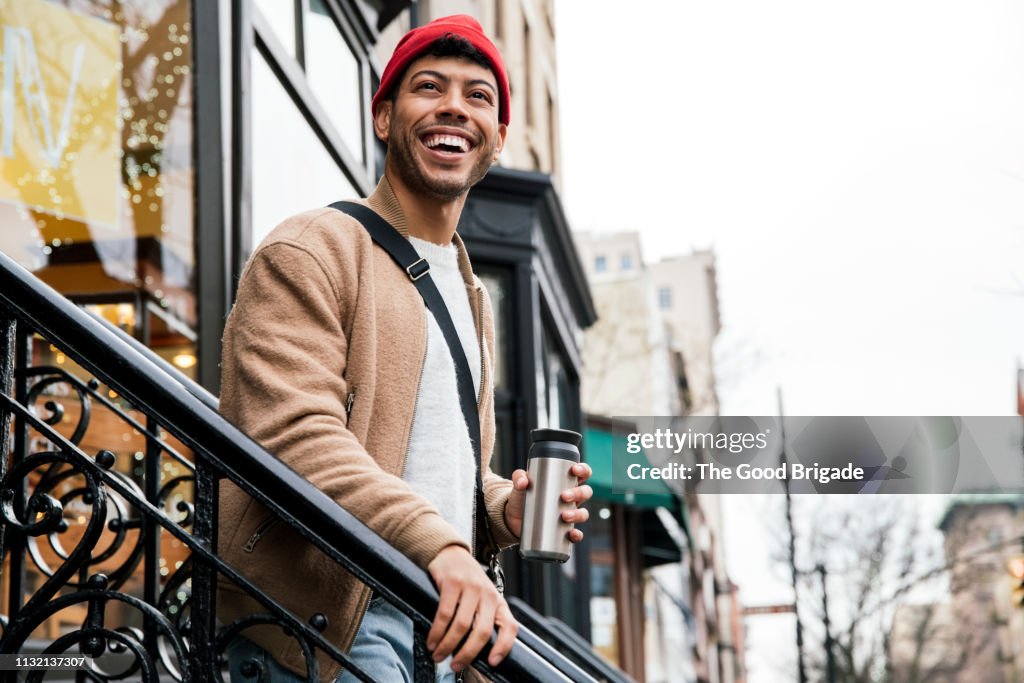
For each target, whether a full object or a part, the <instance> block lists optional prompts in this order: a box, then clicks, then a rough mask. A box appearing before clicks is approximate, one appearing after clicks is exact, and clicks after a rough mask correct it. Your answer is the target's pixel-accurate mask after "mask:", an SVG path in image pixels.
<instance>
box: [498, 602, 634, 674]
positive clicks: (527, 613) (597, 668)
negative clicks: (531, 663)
mask: <svg viewBox="0 0 1024 683" xmlns="http://www.w3.org/2000/svg"><path fill="white" fill-rule="evenodd" d="M508 604H509V607H511V608H512V613H513V614H514V615H515V617H516V619H517V620H518V621H519V622H520V623H521V624H522V625H524V626H527V627H529V628H530V629H531V630H532V631H534V632H536V633H539V634H540V635H541V636H542V637H544V638H545V639H547V640H549V641H554V642H556V643H558V644H559V647H561V648H563V650H562V651H563V653H564V654H565V655H566V657H568V658H569V659H570V660H572V661H574V662H575V663H576V664H578V665H579V666H580V668H582V669H583V670H584V671H586V672H587V674H588V675H590V676H593V677H594V678H595V679H597V680H598V681H606V682H607V683H635V681H634V680H633V678H632V677H631V676H629V674H627V673H625V672H624V671H622V670H620V669H618V668H616V667H614V666H612V665H611V664H609V663H608V662H606V661H604V660H603V659H601V658H600V657H599V656H598V655H597V654H596V653H595V652H594V651H593V650H592V649H591V648H590V645H589V643H587V642H586V641H585V640H583V637H582V636H580V635H579V634H578V633H576V632H575V631H573V630H572V629H571V628H569V627H568V626H567V625H565V624H564V623H563V622H562V621H559V620H558V619H552V618H550V617H545V616H544V615H542V614H541V613H540V612H537V611H536V610H535V609H533V608H532V607H530V605H529V604H528V603H526V602H525V601H524V600H521V599H519V598H516V597H512V598H509V600H508ZM534 637H536V636H534ZM535 649H536V648H535Z"/></svg>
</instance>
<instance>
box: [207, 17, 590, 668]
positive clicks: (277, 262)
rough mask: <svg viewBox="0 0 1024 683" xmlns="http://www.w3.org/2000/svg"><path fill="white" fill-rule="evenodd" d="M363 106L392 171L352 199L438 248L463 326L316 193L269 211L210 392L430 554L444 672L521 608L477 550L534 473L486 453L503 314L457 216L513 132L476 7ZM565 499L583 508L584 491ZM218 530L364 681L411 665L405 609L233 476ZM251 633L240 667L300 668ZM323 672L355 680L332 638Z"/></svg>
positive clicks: (415, 37) (328, 485)
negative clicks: (505, 474) (468, 400)
mask: <svg viewBox="0 0 1024 683" xmlns="http://www.w3.org/2000/svg"><path fill="white" fill-rule="evenodd" d="M372 113H373V121H374V130H375V132H376V134H377V136H378V137H379V138H380V139H381V140H382V141H383V142H385V143H386V144H387V157H386V160H385V173H384V177H383V178H382V179H381V181H380V184H379V185H378V186H377V189H376V190H375V191H374V193H373V194H372V195H371V196H370V197H369V198H367V199H366V200H361V201H360V202H359V203H361V204H362V205H363V206H365V207H368V208H369V209H372V211H373V212H375V213H376V214H377V215H378V216H380V217H381V218H383V219H384V221H386V223H387V224H388V225H387V226H385V227H386V229H388V230H393V231H395V232H397V234H399V235H401V237H403V238H405V239H407V240H408V242H409V244H410V245H411V246H412V247H413V249H414V250H415V253H416V254H418V256H419V257H420V259H421V260H422V261H423V263H425V264H427V265H429V274H430V277H431V279H432V280H433V282H434V284H436V287H437V290H438V291H439V292H440V296H441V298H442V299H443V302H444V305H445V307H446V308H447V310H448V312H449V314H450V317H451V321H452V323H453V325H452V327H453V328H454V330H455V333H456V336H457V341H453V342H452V344H453V346H452V347H449V345H448V342H447V341H446V339H445V336H444V333H443V332H442V329H441V327H440V326H439V324H438V320H437V318H435V315H434V314H432V313H431V311H430V310H428V309H427V308H426V307H425V305H424V300H423V298H421V295H420V293H419V291H418V290H417V286H416V285H415V284H414V282H413V279H414V274H416V273H419V272H420V271H419V270H416V271H413V270H410V271H409V272H407V271H406V270H404V269H403V268H401V267H399V266H398V265H397V263H396V262H395V261H394V260H392V258H391V256H390V255H389V254H388V252H387V251H385V250H384V249H383V248H381V247H380V246H378V245H377V244H376V243H375V242H374V241H373V240H372V239H371V237H370V234H369V233H368V231H367V229H366V227H365V226H364V225H363V224H361V223H360V222H359V221H357V220H356V219H355V218H353V217H351V216H350V215H348V214H346V213H342V212H340V211H336V210H334V209H317V210H313V211H308V212H306V213H303V214H300V215H298V216H295V217H293V218H290V219H288V220H287V221H285V222H284V223H283V224H281V225H280V226H278V227H277V228H276V229H275V230H274V231H273V232H272V233H271V234H270V235H269V236H268V237H267V239H266V240H265V241H264V242H263V244H261V245H260V247H259V248H258V249H257V250H256V252H255V253H254V254H253V256H252V259H251V260H250V262H249V264H248V266H247V267H246V271H245V273H244V275H243V277H242V281H241V283H240V285H239V292H238V301H237V303H236V305H235V307H234V309H233V310H232V313H231V316H230V318H229V320H228V324H227V327H226V331H225V336H224V352H223V359H222V395H221V410H222V411H223V413H224V414H225V415H226V416H227V417H228V418H229V419H231V420H232V421H233V422H235V424H237V425H238V426H239V427H241V428H242V429H243V430H245V431H247V433H249V434H250V435H251V436H252V437H253V438H254V439H256V440H257V441H258V442H260V443H261V444H262V445H263V446H264V447H266V448H267V449H268V450H269V451H270V452H272V453H274V454H275V455H276V456H277V457H279V458H280V459H281V460H283V461H284V462H285V463H287V464H288V465H289V466H291V467H292V468H293V469H295V470H296V471H298V472H299V473H301V474H302V475H303V476H305V477H306V478H308V479H309V480H310V481H311V482H313V483H314V484H315V485H316V486H317V487H319V488H320V489H321V490H323V491H324V492H325V493H327V494H328V495H329V496H331V497H332V498H333V499H334V500H336V501H337V502H338V503H339V504H340V505H342V506H343V507H345V508H346V509H347V510H349V511H350V512H351V513H352V514H354V515H355V516H356V517H358V518H359V519H360V520H361V521H362V522H364V523H365V524H366V525H367V526H369V527H370V528H371V529H373V530H374V531H375V532H376V533H378V534H379V535H380V536H381V537H383V538H384V539H385V540H386V541H387V542H388V543H390V544H392V545H393V546H395V547H396V548H398V549H399V550H400V551H402V552H403V553H405V554H406V555H407V556H408V557H410V558H411V559H412V560H413V561H414V562H416V563H417V564H419V565H420V566H421V567H423V568H424V569H426V570H427V571H428V572H429V574H430V576H431V577H432V578H433V580H434V582H435V583H436V584H437V586H438V589H439V592H440V602H439V606H438V611H437V614H436V615H435V618H434V621H433V624H432V627H431V629H430V631H429V633H428V634H427V647H428V649H430V651H431V653H432V654H433V658H434V661H435V662H438V663H440V665H439V666H438V667H437V679H438V680H439V681H440V680H455V678H456V674H457V673H459V672H463V671H465V670H466V669H467V667H468V666H469V664H470V663H471V662H472V660H473V659H474V658H475V657H476V655H477V654H478V653H479V652H480V650H481V648H482V647H483V646H484V645H485V644H486V643H487V641H488V639H489V638H490V636H491V634H492V633H493V632H494V630H495V629H497V638H496V640H495V644H494V646H493V647H492V649H491V652H490V655H489V657H488V662H489V663H490V664H492V665H496V664H498V663H499V662H500V661H501V660H502V659H503V658H504V657H506V656H507V655H508V652H509V650H510V649H511V647H512V643H513V642H514V640H515V636H516V632H517V629H518V626H517V625H516V623H515V620H514V619H513V617H512V615H511V613H510V611H509V608H508V605H507V604H506V602H505V600H504V598H503V597H502V595H501V594H500V593H499V591H498V590H497V589H496V588H495V586H494V584H493V583H492V581H491V579H490V578H489V577H488V575H487V574H486V573H485V571H484V569H483V567H482V566H481V562H483V561H484V560H485V559H487V558H488V557H490V556H491V555H492V554H493V553H494V552H495V551H496V550H497V549H500V548H504V547H508V546H510V545H514V544H515V543H517V542H518V538H519V534H520V531H521V527H522V518H523V503H524V498H525V491H526V489H527V488H528V486H529V481H528V478H527V476H526V473H525V472H523V471H522V470H517V471H516V472H514V473H513V475H512V480H507V479H503V478H502V477H499V476H497V475H495V474H494V473H493V472H491V471H490V468H489V463H490V457H491V453H492V450H493V447H494V404H493V385H492V382H491V368H492V365H493V352H494V325H493V319H492V314H491V306H490V302H489V299H488V297H487V292H486V290H485V289H484V288H483V286H482V285H481V283H480V281H479V280H478V279H477V278H476V276H475V275H474V274H473V272H472V268H471V265H470V262H469V258H468V256H467V254H466V250H465V247H464V245H463V244H462V241H461V240H460V239H459V237H458V235H457V234H456V226H457V225H458V222H459V216H460V215H461V213H462V208H463V206H464V204H465V202H466V196H467V194H468V192H469V189H470V188H471V187H472V186H473V185H475V184H476V183H477V182H479V181H480V179H481V178H483V177H484V175H485V174H486V173H487V170H488V169H489V168H490V166H491V165H492V164H493V163H494V162H495V161H497V159H498V156H499V155H500V154H501V150H502V147H503V146H504V144H505V136H506V132H507V126H508V123H509V86H508V78H507V76H506V71H505V66H504V63H503V61H502V58H501V55H500V54H499V53H498V51H497V49H496V48H495V46H494V45H493V43H492V42H491V41H490V40H489V39H488V38H487V37H486V36H485V35H484V33H483V31H482V29H481V28H480V25H479V24H478V23H477V22H476V21H475V20H474V19H472V18H470V17H467V16H453V17H445V18H443V19H438V20H436V21H434V22H431V23H430V24H427V25H426V26H423V27H420V28H418V29H415V30H413V31H410V32H409V33H408V34H406V36H405V37H403V38H402V40H401V41H400V42H399V44H398V46H397V48H396V49H395V52H394V55H393V56H392V57H391V60H390V61H389V62H388V65H387V67H386V68H385V70H384V73H383V75H382V77H381V84H380V88H379V90H378V91H377V93H376V95H375V96H374V99H373V105H372ZM421 267H422V266H421ZM456 347H461V351H462V353H463V354H464V356H465V359H466V361H467V363H466V366H468V370H469V374H470V375H471V376H472V377H471V380H472V391H473V392H474V394H475V403H476V413H477V414H478V417H479V442H478V443H474V439H473V436H472V434H473V433H475V431H471V429H472V428H471V427H470V426H469V423H468V422H467V416H472V415H473V414H474V412H473V409H472V408H469V409H468V412H466V413H464V412H463V410H462V408H461V407H460V394H459V384H458V382H459V374H458V373H457V372H456V362H455V361H454V360H453V350H452V349H453V348H456ZM463 378H465V374H463ZM464 381H465V382H468V381H469V380H468V379H465V380H464ZM464 386H468V384H464ZM463 395H464V396H466V395H468V390H467V391H465V392H464V394H463ZM475 421H476V420H472V422H475ZM477 446H479V448H478V449H477ZM477 450H479V454H480V455H479V460H478V459H477V456H476V451H477ZM478 467H479V472H480V473H481V475H480V476H478V469H477V468H478ZM575 473H576V474H577V476H578V477H579V479H580V484H579V486H577V487H574V488H571V489H568V490H566V491H565V492H563V494H562V495H563V498H564V499H565V500H567V501H575V502H576V503H577V504H581V503H584V502H586V501H587V500H588V499H589V498H590V497H591V494H592V492H591V489H590V487H589V486H587V485H586V484H584V483H583V482H585V481H586V479H587V478H588V477H589V476H590V469H589V467H588V466H587V465H586V464H582V463H581V464H578V465H576V471H575ZM478 482H480V483H479V485H478ZM563 518H564V519H565V521H567V522H576V523H578V522H584V521H586V520H587V518H588V514H587V511H586V510H585V509H583V508H579V507H577V509H574V510H571V511H567V512H565V513H563ZM220 530H221V531H220V534H221V535H220V538H219V544H220V545H219V550H220V551H221V552H222V553H223V554H224V555H225V556H226V559H228V561H229V562H231V563H232V564H233V565H234V566H236V567H239V568H240V569H241V570H242V571H243V573H244V574H245V575H246V576H247V577H248V578H250V579H251V580H253V581H254V582H255V583H257V585H259V586H261V587H262V588H263V589H264V590H267V591H269V592H270V593H271V595H272V596H273V597H275V598H276V599H278V600H279V601H281V602H282V604H284V605H285V606H286V607H288V608H289V609H291V610H292V611H293V612H294V613H295V614H297V615H298V616H299V617H300V618H303V619H308V618H310V617H311V616H312V615H313V614H315V613H322V614H324V615H326V616H327V619H328V620H327V628H326V629H325V631H324V634H325V636H326V637H327V638H328V639H329V640H331V641H332V642H334V643H336V644H338V646H339V647H341V648H342V649H344V650H346V651H347V652H348V653H349V655H350V657H352V658H353V660H354V661H355V662H356V663H357V664H358V665H359V666H360V667H361V668H363V669H364V670H365V671H366V672H367V673H369V674H370V675H371V676H372V677H373V678H374V679H375V680H379V681H386V682H388V683H391V682H392V681H395V682H397V681H410V680H412V646H413V642H412V641H413V633H412V623H411V622H410V620H409V619H408V618H407V617H405V616H404V615H403V614H401V613H400V612H399V611H398V610H396V609H395V608H394V607H392V606H391V605H390V604H389V603H388V602H387V601H386V600H384V599H383V598H380V597H377V596H373V595H372V592H371V590H370V589H369V588H368V587H367V586H365V585H364V584H362V583H360V582H359V581H357V580H356V579H355V578H354V577H352V576H351V575H349V574H348V573H347V572H345V571H344V570H342V569H340V568H339V567H337V566H336V565H335V564H334V563H333V562H332V561H330V560H329V559H327V558H326V557H324V556H323V555H322V554H321V553H320V552H319V551H318V550H316V549H315V548H314V547H313V546H312V545H311V544H309V543H307V542H306V541H304V540H303V539H301V538H300V537H299V536H298V535H297V534H295V533H293V532H292V531H291V530H290V529H289V528H288V527H287V526H286V525H282V524H277V523H276V521H275V518H274V517H273V515H271V514H270V513H269V512H268V511H267V510H266V509H265V508H263V507H262V506H261V505H260V504H259V503H257V502H255V501H252V500H251V499H249V498H248V497H247V496H246V495H245V494H244V493H243V492H241V491H240V490H239V489H237V488H236V487H234V486H232V485H230V484H225V485H224V488H223V489H222V493H221V525H220ZM569 534H570V540H572V541H574V542H579V541H580V540H581V539H582V538H583V533H582V532H581V531H580V530H578V529H572V530H571V531H570V532H569ZM219 604H220V617H221V620H222V621H225V622H230V621H234V620H235V619H238V618H240V617H242V616H244V615H248V614H252V613H258V612H262V611H264V609H263V608H262V607H260V606H259V605H257V604H256V603H255V602H254V601H252V600H251V599H249V598H247V597H246V596H244V595H242V594H241V592H240V591H239V590H238V589H236V588H234V587H233V586H232V585H229V584H223V585H222V586H221V590H220V595H219ZM245 636H246V637H245V638H238V639H236V641H235V643H234V644H233V645H232V646H231V648H230V650H229V655H230V660H231V669H232V680H233V681H244V680H246V678H245V673H251V672H252V671H255V670H257V669H260V668H262V669H263V671H264V672H265V674H264V675H265V676H266V677H269V679H270V680H273V681H279V680H283V681H289V680H305V673H306V663H305V660H304V657H303V654H302V650H301V648H300V646H299V644H298V643H297V641H295V640H294V639H293V638H290V637H288V636H287V635H285V634H284V633H283V632H282V631H281V630H280V629H278V628H272V627H261V628H255V629H249V630H247V631H246V632H245ZM247 663H248V665H247ZM320 672H321V677H322V679H323V680H328V681H333V680H340V681H350V680H355V677H354V676H353V675H352V674H351V673H349V672H344V671H341V670H340V667H339V665H338V664H337V663H336V662H334V661H333V660H331V659H329V658H326V657H321V658H320Z"/></svg>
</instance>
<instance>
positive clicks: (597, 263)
mask: <svg viewBox="0 0 1024 683" xmlns="http://www.w3.org/2000/svg"><path fill="white" fill-rule="evenodd" d="M606 270H608V259H606V258H605V257H604V256H598V257H597V258H595V259H594V271H595V272H598V273H603V272H605V271H606Z"/></svg>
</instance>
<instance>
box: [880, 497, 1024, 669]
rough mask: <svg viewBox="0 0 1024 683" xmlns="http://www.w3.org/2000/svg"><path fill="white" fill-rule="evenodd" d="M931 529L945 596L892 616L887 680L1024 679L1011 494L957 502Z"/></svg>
mask: <svg viewBox="0 0 1024 683" xmlns="http://www.w3.org/2000/svg"><path fill="white" fill-rule="evenodd" d="M939 528H940V529H941V530H942V532H943V535H944V537H945V538H944V540H945V558H946V566H947V567H948V568H949V595H948V598H947V599H946V600H943V601H941V602H936V603H930V604H918V605H901V606H900V607H899V609H898V610H897V611H896V613H895V615H894V617H893V624H892V630H891V636H890V639H889V642H890V646H889V659H890V662H891V667H892V671H893V675H894V680H900V681H908V683H914V682H915V681H922V682H923V681H939V682H942V681H978V682H979V683H1010V681H1019V680H1022V679H1024V645H1022V644H1024V604H1020V603H1021V599H1022V596H1024V591H1021V589H1020V584H1021V582H1022V580H1024V579H1022V577H1024V500H1022V499H1021V497H1020V496H1018V495H1013V494H989V495H970V496H963V497H957V498H954V500H953V501H952V502H951V503H950V504H949V506H948V508H947V509H946V512H945V514H944V515H943V517H942V520H941V522H940V523H939Z"/></svg>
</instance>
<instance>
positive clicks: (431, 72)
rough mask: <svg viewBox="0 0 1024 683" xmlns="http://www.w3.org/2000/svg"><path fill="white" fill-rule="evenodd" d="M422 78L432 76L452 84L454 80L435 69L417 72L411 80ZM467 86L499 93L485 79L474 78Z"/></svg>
mask: <svg viewBox="0 0 1024 683" xmlns="http://www.w3.org/2000/svg"><path fill="white" fill-rule="evenodd" d="M420 76H432V77H433V78H436V79H437V80H439V81H441V82H443V83H450V82H451V80H452V79H451V78H450V77H448V76H446V75H444V74H443V73H441V72H440V71H434V70H433V69H423V70H422V71H417V72H416V73H414V74H413V75H412V77H411V78H410V79H409V80H410V81H414V80H416V79H417V78H419V77H420ZM467 85H482V86H486V87H487V88H488V89H490V91H491V92H493V93H495V94H497V92H498V91H497V89H496V88H495V87H494V86H493V85H491V83H490V81H486V80H484V79H483V78H474V79H473V80H471V81H469V82H468V83H467Z"/></svg>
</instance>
